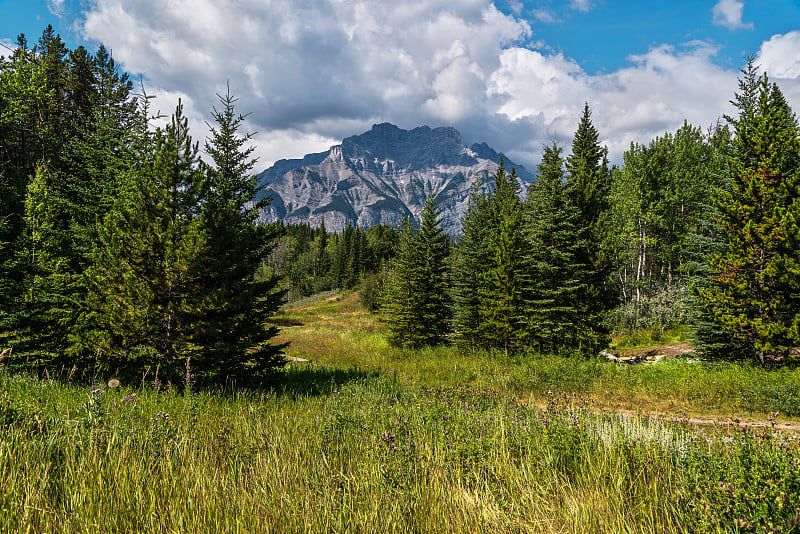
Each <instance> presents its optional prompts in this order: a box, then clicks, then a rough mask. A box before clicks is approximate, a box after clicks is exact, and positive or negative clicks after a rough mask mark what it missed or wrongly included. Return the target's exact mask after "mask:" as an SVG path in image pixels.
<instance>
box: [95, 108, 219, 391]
mask: <svg viewBox="0 0 800 534" xmlns="http://www.w3.org/2000/svg"><path fill="white" fill-rule="evenodd" d="M143 115H144V116H145V117H146V107H145V110H144V111H143ZM187 122H188V121H187V119H185V118H184V117H183V108H182V105H181V104H180V103H179V104H178V107H177V109H176V111H175V114H174V115H173V116H172V119H171V121H170V123H169V124H168V125H167V126H166V128H163V129H162V128H159V129H157V130H156V131H155V133H154V134H153V135H152V136H148V138H147V140H148V141H149V143H148V144H149V145H150V146H149V147H147V150H146V151H145V152H143V153H142V154H141V158H142V160H143V161H142V164H141V166H140V168H139V169H135V170H134V171H131V172H129V173H127V174H126V175H124V176H122V177H121V188H120V196H119V198H118V200H117V201H116V202H115V204H114V206H113V208H112V209H111V211H110V212H109V213H108V214H107V215H106V217H105V218H104V220H103V222H102V224H101V225H100V228H99V244H98V247H97V249H96V250H95V252H94V255H93V259H94V263H93V266H92V268H91V270H90V272H89V274H88V276H89V280H88V283H89V284H90V288H91V289H92V293H91V295H90V304H91V306H92V309H93V312H94V314H93V317H94V319H95V321H96V325H97V326H96V331H95V332H94V333H93V335H92V337H91V339H90V343H91V344H92V348H93V352H94V353H95V354H96V355H97V364H98V366H99V367H100V368H101V369H105V370H109V371H114V370H117V369H118V370H119V372H120V373H121V374H122V375H126V376H129V377H130V376H131V375H133V376H140V373H141V372H142V370H143V369H144V368H145V367H147V366H153V367H155V366H156V365H159V366H160V367H161V373H162V376H167V377H171V378H172V379H177V378H178V377H179V376H181V375H182V372H183V370H184V369H185V367H186V362H187V360H188V359H189V358H191V357H193V356H196V355H197V354H198V345H197V341H198V339H197V334H198V324H197V321H198V319H199V318H201V317H202V314H201V313H200V312H201V310H202V305H203V300H204V298H205V295H206V293H205V291H204V290H203V286H202V282H203V279H202V276H200V274H201V273H202V270H201V268H200V262H201V261H202V260H205V259H206V256H205V255H204V254H203V251H204V247H205V242H206V241H205V240H206V236H205V235H204V228H203V226H204V222H203V220H202V218H201V217H199V215H200V206H201V204H200V197H199V193H200V191H201V190H202V180H203V176H202V174H201V173H200V171H199V168H198V158H197V151H198V148H197V145H196V144H193V143H192V139H191V137H190V136H189V132H188V124H187Z"/></svg>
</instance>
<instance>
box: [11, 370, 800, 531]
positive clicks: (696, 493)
mask: <svg viewBox="0 0 800 534" xmlns="http://www.w3.org/2000/svg"><path fill="white" fill-rule="evenodd" d="M0 376H2V377H1V378H0V380H2V385H3V391H4V393H3V399H2V419H0V420H1V421H2V427H3V428H2V439H1V440H0V485H1V487H2V488H3V490H2V492H0V531H3V532H24V531H26V530H27V531H31V532H84V531H89V530H99V531H103V532H132V531H139V532H177V531H180V532H185V531H191V532H332V531H337V532H338V531H343V532H347V531H352V532H387V531H388V532H410V531H418V532H438V531H455V532H476V531H478V532H714V531H718V530H720V529H736V528H742V527H737V525H744V526H745V527H746V528H742V530H743V531H746V530H751V529H756V528H758V529H760V528H761V526H762V525H763V526H769V524H770V523H771V525H772V526H771V527H769V528H772V529H773V530H774V531H781V529H783V531H786V532H788V531H791V529H792V528H794V527H792V524H793V523H792V521H800V508H798V507H800V503H798V495H800V465H798V462H800V460H797V459H796V458H798V457H800V447H799V446H798V442H797V440H796V439H791V440H790V439H788V438H784V437H783V436H782V435H780V434H774V433H773V432H771V431H769V430H767V431H763V432H761V433H753V432H752V431H748V430H743V429H740V428H738V427H734V426H730V427H725V428H721V429H714V430H707V431H704V432H698V431H696V430H694V429H693V428H691V427H690V426H689V425H688V424H686V423H685V422H682V421H668V420H663V419H662V420H657V421H650V420H648V418H631V417H624V416H620V415H616V414H603V413H600V412H598V411H597V410H595V409H594V406H593V402H592V400H593V399H591V398H590V397H586V396H578V397H576V396H572V395H570V394H568V393H555V392H554V393H551V394H550V395H549V396H548V397H547V404H546V406H545V407H544V408H543V409H538V408H535V407H528V406H525V405H522V404H520V403H518V402H517V401H516V400H515V398H514V397H513V396H508V395H505V394H503V393H500V392H497V391H496V390H492V389H478V388H470V387H422V386H413V385H412V386H409V385H406V384H404V383H403V381H401V380H400V379H399V378H398V379H396V378H394V377H393V376H391V375H388V376H387V375H380V376H379V375H370V374H368V373H363V372H351V373H349V374H348V373H343V372H340V371H335V370H334V371H332V372H330V373H328V372H327V371H326V368H323V367H317V366H313V367H308V366H306V367H300V366H297V367H292V368H290V369H288V370H287V371H286V380H285V381H284V384H285V385H284V386H283V387H281V388H278V389H276V390H274V391H271V392H249V391H234V392H231V391H228V392H223V391H205V392H200V393H197V394H192V395H189V396H187V395H185V394H180V393H178V392H176V391H160V392H159V391H155V390H153V389H150V388H144V389H136V390H133V389H131V388H126V387H122V388H117V389H109V388H105V389H104V388H101V387H95V388H94V389H92V390H90V389H88V388H82V387H78V386H64V385H59V384H57V383H54V382H50V381H47V380H39V379H35V378H30V377H25V376H15V377H9V376H7V375H0Z"/></svg>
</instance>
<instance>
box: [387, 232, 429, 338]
mask: <svg viewBox="0 0 800 534" xmlns="http://www.w3.org/2000/svg"><path fill="white" fill-rule="evenodd" d="M420 263H421V262H420V259H419V256H418V250H417V247H416V231H415V229H414V226H413V225H412V224H411V221H410V220H409V219H408V218H406V219H403V224H402V226H401V228H400V242H399V244H398V247H397V255H396V256H395V258H394V260H393V261H392V262H391V264H390V265H389V269H388V272H387V281H386V289H385V290H386V293H385V294H384V297H383V299H382V300H383V305H382V314H383V316H384V320H385V321H386V324H387V330H388V335H389V341H390V342H391V343H392V344H394V345H397V346H401V347H412V346H415V345H416V344H417V340H418V339H419V331H420V330H419V329H420V324H419V316H418V313H417V309H418V308H419V293H418V291H417V288H418V287H419V285H420V283H419V280H418V276H419V265H420Z"/></svg>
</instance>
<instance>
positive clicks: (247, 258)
mask: <svg viewBox="0 0 800 534" xmlns="http://www.w3.org/2000/svg"><path fill="white" fill-rule="evenodd" d="M217 96H218V98H219V100H220V103H221V109H219V110H218V109H216V108H214V110H213V112H212V116H213V117H214V120H215V124H214V125H209V126H210V131H211V136H210V137H209V139H208V140H207V141H206V143H205V151H206V153H207V154H208V155H209V156H210V157H211V160H212V162H213V166H207V167H205V168H204V171H205V188H206V190H205V193H204V195H203V196H204V199H203V200H204V202H203V204H202V209H201V219H200V220H202V222H203V225H204V228H203V230H204V231H203V234H204V236H205V250H204V254H203V256H204V258H203V259H202V262H201V265H202V273H203V275H202V278H201V280H200V286H201V288H202V289H201V291H202V292H204V293H206V295H207V296H206V301H205V302H203V307H202V310H201V311H200V313H199V316H200V317H199V320H198V321H197V323H196V324H197V325H198V326H197V328H198V329H199V334H198V335H196V336H195V337H194V338H193V342H194V343H197V344H198V345H199V347H200V349H199V350H198V353H197V354H196V356H195V357H194V359H193V362H192V363H193V366H194V368H195V369H196V370H197V371H199V372H201V373H202V374H203V375H204V376H205V377H206V378H208V379H213V378H221V377H222V376H223V375H224V376H228V377H231V378H234V379H239V380H241V379H243V378H245V377H250V378H253V377H254V376H256V377H262V376H265V375H266V374H269V373H270V372H271V371H272V370H274V369H275V368H276V367H278V366H282V365H283V363H284V359H283V357H282V356H281V349H282V346H281V345H274V344H271V343H269V340H270V339H272V338H273V337H274V336H275V335H276V334H277V333H278V329H277V327H276V326H274V325H272V326H270V325H268V323H267V322H268V320H269V317H270V316H271V315H272V314H273V313H274V312H275V311H277V309H278V307H279V306H280V303H281V300H282V298H283V293H282V292H279V291H277V284H278V278H277V276H271V277H266V278H261V277H257V276H256V274H257V272H258V270H259V267H260V266H261V264H262V262H263V261H264V260H265V258H266V256H267V255H268V254H269V252H270V250H271V249H272V246H273V242H274V240H275V239H276V237H277V236H276V234H275V232H274V230H271V229H270V228H269V227H267V226H264V225H259V224H257V217H258V213H259V211H260V210H261V209H262V208H263V207H264V206H265V205H266V204H267V202H268V201H267V200H263V201H261V202H254V201H253V199H254V198H255V197H256V193H257V192H258V189H257V179H256V177H255V176H254V175H253V174H252V170H253V167H254V166H255V163H256V161H255V159H253V158H252V152H253V150H254V149H253V148H252V147H247V146H246V144H247V142H248V141H249V139H250V136H249V135H240V134H239V128H240V127H241V124H242V122H243V121H244V119H245V116H243V115H238V114H236V112H235V103H236V100H237V99H236V98H235V97H233V96H232V95H231V93H230V87H228V91H227V92H226V94H224V95H217Z"/></svg>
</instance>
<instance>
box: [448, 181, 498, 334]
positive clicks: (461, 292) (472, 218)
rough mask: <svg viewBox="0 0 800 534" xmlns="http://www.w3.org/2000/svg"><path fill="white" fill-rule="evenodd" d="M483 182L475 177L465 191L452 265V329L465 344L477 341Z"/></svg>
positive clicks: (483, 259)
mask: <svg viewBox="0 0 800 534" xmlns="http://www.w3.org/2000/svg"><path fill="white" fill-rule="evenodd" d="M482 189H483V184H482V183H481V181H480V180H476V182H475V184H474V185H473V187H472V190H471V191H470V195H469V202H468V204H467V212H466V213H465V214H464V216H463V217H462V218H461V227H462V231H463V236H462V237H461V240H460V241H459V243H458V246H457V248H456V254H457V255H456V261H455V265H454V268H453V275H452V281H453V329H454V330H455V332H456V335H457V339H458V340H459V341H460V342H463V343H466V344H468V345H473V346H477V345H481V344H483V339H482V335H481V323H482V322H483V319H482V316H481V312H480V310H481V294H483V293H485V291H486V288H484V287H483V285H482V284H483V283H484V276H483V273H485V272H486V271H488V270H489V266H490V262H491V257H490V255H489V233H490V220H489V199H488V196H487V195H486V193H484V192H483V190H482Z"/></svg>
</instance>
